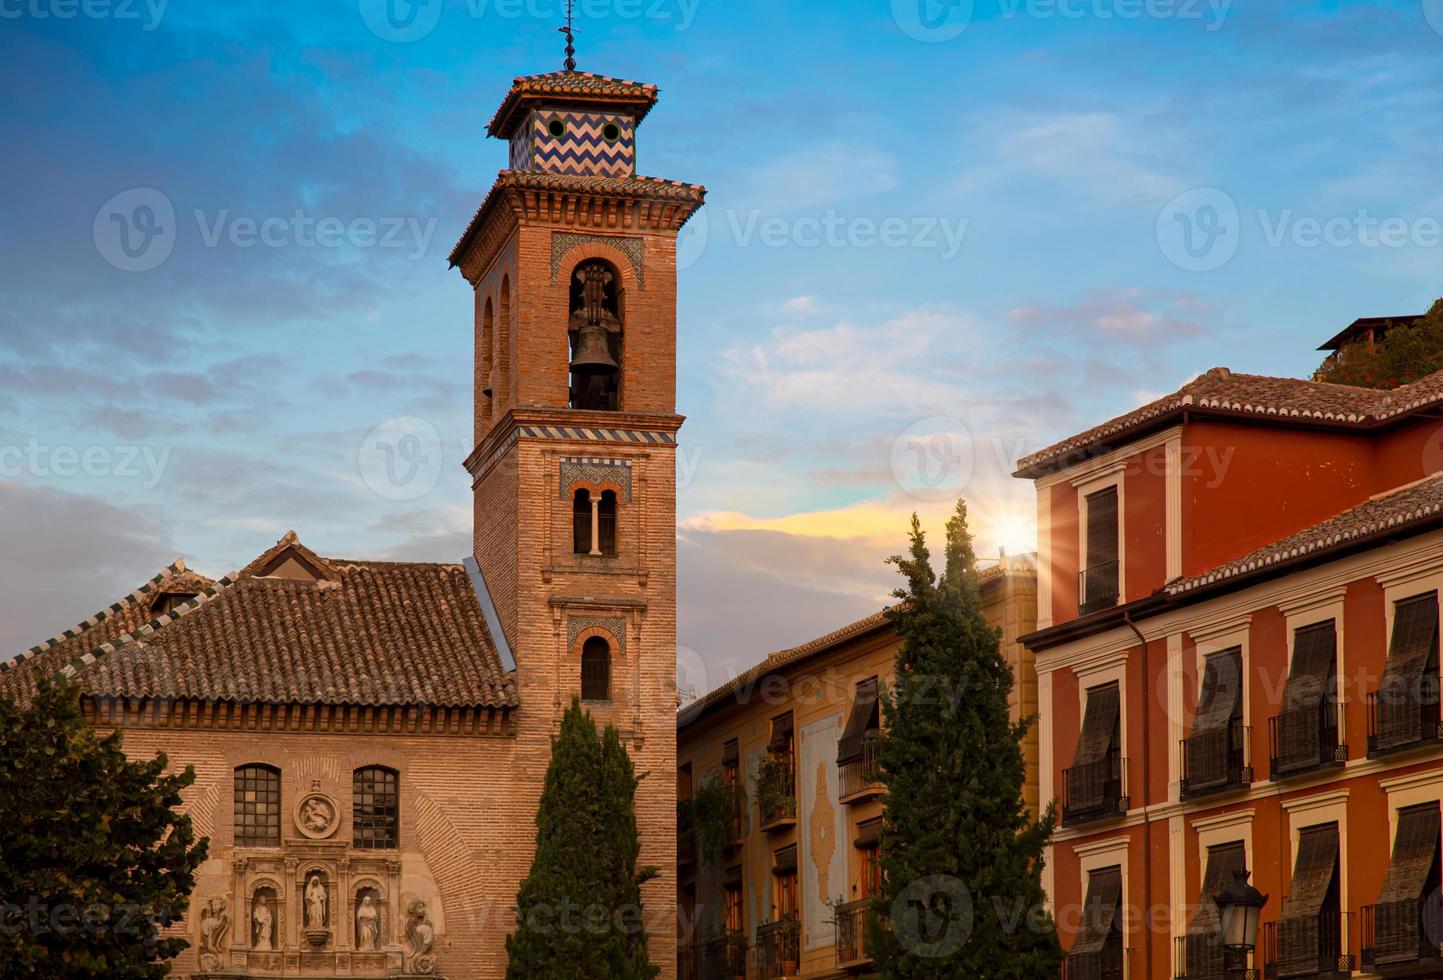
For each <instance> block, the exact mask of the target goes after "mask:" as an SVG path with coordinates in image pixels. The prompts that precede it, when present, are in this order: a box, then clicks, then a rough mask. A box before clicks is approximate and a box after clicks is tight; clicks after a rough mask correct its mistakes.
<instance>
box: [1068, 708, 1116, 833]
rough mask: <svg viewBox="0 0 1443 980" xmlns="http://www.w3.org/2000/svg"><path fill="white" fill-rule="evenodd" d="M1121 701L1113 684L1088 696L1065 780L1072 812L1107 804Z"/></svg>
mask: <svg viewBox="0 0 1443 980" xmlns="http://www.w3.org/2000/svg"><path fill="white" fill-rule="evenodd" d="M1121 701H1122V694H1121V691H1120V690H1119V689H1118V686H1117V685H1116V684H1105V685H1103V686H1102V687H1095V688H1093V689H1091V690H1090V691H1088V692H1087V712H1086V714H1084V715H1083V718H1082V734H1081V736H1080V737H1079V739H1078V742H1077V753H1076V754H1075V755H1074V756H1073V757H1072V767H1071V769H1069V770H1068V777H1067V780H1068V781H1067V799H1068V805H1069V806H1071V807H1073V808H1075V809H1079V810H1088V809H1096V808H1099V807H1101V806H1103V805H1104V804H1105V803H1106V802H1107V785H1108V783H1109V782H1110V781H1111V780H1112V775H1113V774H1112V757H1111V753H1112V751H1113V749H1114V748H1115V747H1116V745H1115V742H1116V739H1117V725H1118V718H1119V712H1120V711H1121V710H1122V703H1121Z"/></svg>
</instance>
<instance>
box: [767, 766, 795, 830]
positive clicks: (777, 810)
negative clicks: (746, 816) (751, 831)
mask: <svg viewBox="0 0 1443 980" xmlns="http://www.w3.org/2000/svg"><path fill="white" fill-rule="evenodd" d="M757 815H758V816H759V817H760V818H761V827H762V830H763V831H766V832H771V831H777V830H785V829H786V828H788V827H792V826H795V825H796V822H797V773H796V767H795V766H794V765H793V764H792V759H791V757H790V756H784V755H765V756H763V757H762V759H761V762H759V763H758V764H757Z"/></svg>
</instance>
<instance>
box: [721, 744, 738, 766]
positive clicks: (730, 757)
mask: <svg viewBox="0 0 1443 980" xmlns="http://www.w3.org/2000/svg"><path fill="white" fill-rule="evenodd" d="M740 761H741V749H740V747H739V746H738V744H737V740H736V739H730V740H729V741H727V742H726V743H725V744H724V745H723V746H722V765H724V766H734V765H736V764H737V763H738V762H740Z"/></svg>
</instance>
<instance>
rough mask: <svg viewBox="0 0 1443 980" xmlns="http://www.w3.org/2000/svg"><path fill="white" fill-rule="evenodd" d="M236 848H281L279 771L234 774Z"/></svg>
mask: <svg viewBox="0 0 1443 980" xmlns="http://www.w3.org/2000/svg"><path fill="white" fill-rule="evenodd" d="M235 843H236V847H280V846H281V771H280V770H279V769H276V768H273V767H271V766H241V767H240V768H239V769H237V770H236V771H235Z"/></svg>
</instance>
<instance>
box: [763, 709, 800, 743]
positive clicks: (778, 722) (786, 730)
mask: <svg viewBox="0 0 1443 980" xmlns="http://www.w3.org/2000/svg"><path fill="white" fill-rule="evenodd" d="M793 731H794V728H793V721H792V713H791V712H790V711H788V712H787V713H786V714H784V715H782V716H781V717H779V718H773V719H772V740H771V742H770V743H769V744H768V745H767V748H768V749H769V750H770V751H772V752H785V751H786V748H787V740H788V739H789V738H791V737H792V732H793Z"/></svg>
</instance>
